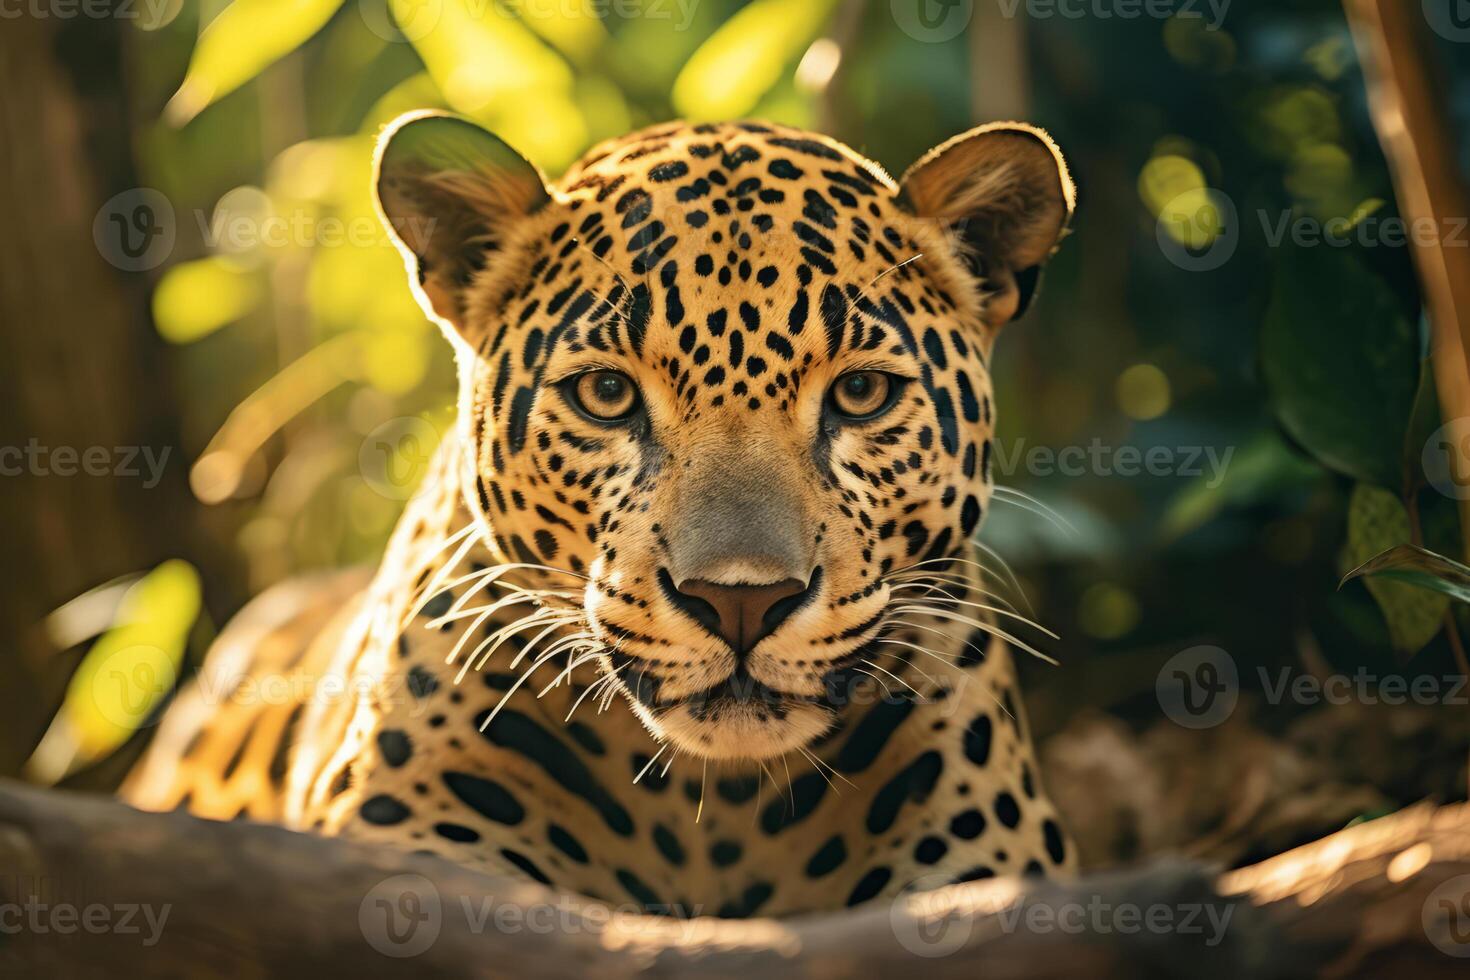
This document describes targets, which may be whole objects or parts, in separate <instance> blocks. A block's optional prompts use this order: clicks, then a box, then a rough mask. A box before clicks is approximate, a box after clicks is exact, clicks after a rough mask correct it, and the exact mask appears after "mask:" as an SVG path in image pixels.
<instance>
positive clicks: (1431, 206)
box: [1343, 0, 1470, 561]
mask: <svg viewBox="0 0 1470 980" xmlns="http://www.w3.org/2000/svg"><path fill="white" fill-rule="evenodd" d="M1343 7H1344V9H1345V11H1346V12H1347V18H1348V23H1349V25H1350V26H1351V27H1352V33H1353V39H1354V43H1355V46H1356V48H1357V50H1358V58H1359V60H1360V61H1361V62H1362V65H1363V78H1364V80H1365V82H1366V84H1367V89H1368V105H1369V109H1370V111H1371V113H1372V116H1373V127H1374V129H1376V130H1377V131H1378V140H1379V142H1380V143H1381V144H1382V145H1383V152H1384V155H1385V156H1386V157H1387V158H1388V164H1389V169H1390V170H1391V171H1392V172H1393V182H1394V190H1395V196H1396V197H1397V199H1398V203H1399V208H1400V210H1401V211H1402V213H1403V216H1404V218H1405V219H1407V220H1408V222H1409V227H1410V229H1411V230H1412V231H1413V233H1412V234H1411V235H1410V236H1409V239H1410V241H1411V243H1412V247H1413V254H1414V265H1415V268H1416V269H1417V270H1418V274H1419V284H1420V289H1421V291H1422V293H1423V296H1424V307H1425V309H1426V311H1427V312H1428V314H1429V322H1430V326H1431V338H1432V345H1431V354H1430V358H1431V364H1432V367H1433V370H1434V382H1435V387H1436V389H1437V391H1438V394H1439V402H1440V409H1441V412H1442V414H1443V416H1444V419H1445V421H1450V420H1452V419H1461V418H1470V248H1466V247H1465V241H1464V237H1463V235H1464V227H1465V224H1464V223H1465V220H1466V218H1467V217H1470V203H1467V201H1470V198H1467V194H1466V190H1465V184H1464V181H1463V180H1462V179H1461V176H1460V172H1459V165H1458V159H1459V156H1458V153H1457V151H1456V142H1455V140H1454V138H1453V136H1452V134H1451V132H1450V128H1449V126H1448V123H1447V119H1448V116H1447V114H1446V111H1445V107H1444V104H1443V100H1442V99H1441V98H1440V95H1439V92H1440V90H1441V88H1442V86H1441V85H1440V83H1439V82H1438V81H1437V80H1436V79H1435V78H1434V77H1433V73H1432V66H1433V65H1434V64H1435V58H1434V50H1433V45H1432V43H1431V37H1430V33H1429V23H1428V21H1426V19H1425V14H1424V9H1423V6H1422V5H1421V4H1418V3H1406V2H1404V0H1343ZM1421 228H1424V229H1431V230H1432V233H1431V234H1421V233H1420V231H1419V229H1421ZM1457 451H1460V452H1462V453H1463V452H1464V450H1457ZM1464 462H1470V460H1465V461H1464ZM1460 523H1461V526H1462V535H1463V550H1464V552H1465V554H1464V555H1463V556H1462V558H1463V559H1464V560H1466V561H1470V500H1461V501H1460Z"/></svg>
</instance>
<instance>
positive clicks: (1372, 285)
mask: <svg viewBox="0 0 1470 980" xmlns="http://www.w3.org/2000/svg"><path fill="white" fill-rule="evenodd" d="M1277 252H1278V258H1277V269H1276V275H1275V282H1274V284H1273V287H1272V296H1271V302H1270V305H1269V307H1268V308H1267V310H1266V316H1265V322H1264V324H1263V325H1262V331H1261V358H1262V371H1263V373H1264V375H1265V379H1266V384H1267V386H1268V387H1269V389H1270V392H1271V398H1272V402H1273V404H1274V407H1275V409H1276V415H1277V417H1278V419H1279V420H1280V422H1281V425H1282V426H1283V428H1285V430H1286V431H1287V432H1288V433H1290V435H1291V436H1292V438H1294V439H1296V440H1297V441H1298V442H1300V443H1301V444H1302V445H1303V446H1304V447H1306V449H1307V450H1308V451H1309V452H1311V453H1312V455H1313V456H1315V457H1316V458H1317V459H1318V460H1319V461H1320V462H1322V463H1323V464H1324V465H1326V466H1328V467H1330V468H1332V469H1334V470H1337V471H1338V472H1340V473H1345V474H1347V475H1348V476H1350V477H1353V478H1354V479H1357V480H1363V481H1366V482H1369V483H1376V484H1378V485H1379V486H1382V487H1391V488H1394V489H1398V488H1399V487H1400V486H1401V480H1402V457H1403V446H1404V439H1405V433H1406V432H1407V431H1408V429H1409V420H1410V416H1411V413H1412V410H1413V405H1414V400H1415V393H1416V390H1417V388H1418V381H1419V378H1418V367H1419V358H1418V349H1417V347H1418V345H1417V339H1416V335H1415V332H1414V329H1413V325H1412V324H1411V323H1410V322H1409V321H1408V319H1407V318H1405V317H1404V315H1403V313H1402V312H1401V310H1400V309H1399V306H1398V302H1397V300H1396V299H1395V297H1394V295H1393V293H1392V291H1391V290H1390V289H1389V288H1388V286H1387V285H1386V284H1385V283H1384V282H1383V281H1382V280H1381V279H1379V278H1378V277H1377V276H1376V275H1374V274H1372V273H1371V272H1369V271H1368V270H1367V269H1365V268H1363V267H1362V265H1361V263H1359V261H1358V260H1357V259H1356V258H1355V257H1354V256H1353V255H1352V253H1350V252H1348V251H1347V250H1346V249H1343V248H1329V247H1325V246H1320V247H1317V248H1289V247H1284V248H1281V249H1278V250H1277Z"/></svg>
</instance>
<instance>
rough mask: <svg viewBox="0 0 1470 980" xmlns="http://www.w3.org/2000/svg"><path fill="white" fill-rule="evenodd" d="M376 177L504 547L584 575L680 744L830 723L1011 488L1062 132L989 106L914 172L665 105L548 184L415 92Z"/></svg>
mask: <svg viewBox="0 0 1470 980" xmlns="http://www.w3.org/2000/svg"><path fill="white" fill-rule="evenodd" d="M377 180H378V183H377V186H378V194H379V201H380V206H381V210H382V212H383V214H384V216H385V218H386V220H387V222H388V225H389V227H391V228H392V229H393V232H394V234H395V236H396V238H397V240H398V243H399V245H400V247H401V249H402V251H403V252H404V254H405V257H406V260H407V262H408V266H409V269H410V272H411V275H412V277H413V283H414V286H415V289H416V291H417V294H418V296H419V298H420V301H421V303H422V304H423V305H424V308H425V309H426V310H427V311H428V312H429V313H430V314H431V315H432V316H433V317H434V318H435V319H437V320H438V321H439V322H440V323H441V325H442V326H443V327H444V328H445V332H446V334H447V335H448V336H449V338H450V340H451V341H452V342H453V344H454V346H455V349H456V351H457V355H458V363H459V367H460V377H461V425H462V426H463V433H464V439H463V444H464V446H465V447H466V452H467V454H468V455H467V457H466V459H465V466H466V469H467V472H469V473H471V474H472V476H471V478H470V479H469V480H467V481H466V483H467V485H468V487H469V488H470V489H469V491H468V492H467V497H468V498H469V500H468V503H469V504H470V506H471V507H472V508H473V509H474V511H475V512H476V513H477V514H478V516H479V518H480V519H481V520H483V522H484V524H485V528H486V533H487V536H488V537H490V538H491V539H492V540H493V541H494V542H495V543H496V545H497V547H498V549H499V550H500V552H501V553H502V554H503V555H504V560H505V561H506V562H512V563H524V564H525V565H527V566H541V567H543V568H544V569H556V570H558V571H557V572H550V571H547V572H545V574H546V575H548V576H549V577H551V578H555V577H556V576H557V575H558V574H563V577H562V578H561V579H560V581H559V584H560V585H561V586H562V590H563V594H564V596H566V597H567V598H568V600H569V605H570V606H571V607H572V608H574V609H575V610H576V611H577V614H576V622H575V624H574V627H573V628H575V629H579V630H581V631H582V633H583V634H584V635H585V637H586V639H587V642H588V646H589V648H591V650H592V653H591V659H595V661H596V663H597V664H598V665H599V666H600V669H601V670H602V671H603V677H604V678H605V679H606V681H607V683H608V684H609V685H612V686H615V687H617V688H619V689H621V691H622V692H623V693H624V694H625V695H626V696H627V699H628V701H629V703H630V704H631V705H632V706H633V708H634V710H635V711H636V712H638V714H639V715H640V716H641V717H642V719H643V720H644V722H645V723H646V725H647V726H648V727H649V728H650V730H652V731H653V732H654V734H655V735H657V736H659V737H660V738H664V739H668V740H671V741H672V742H673V743H674V744H675V745H676V746H677V747H678V748H679V749H680V750H682V751H686V752H688V753H691V754H694V755H697V756H703V757H706V758H717V759H730V758H741V759H763V758H767V757H771V756H776V755H779V754H782V753H784V752H786V751H790V750H792V749H794V748H796V747H799V746H803V745H805V744H807V743H809V742H810V741H812V740H813V739H815V738H817V737H819V736H820V735H821V734H823V733H824V732H825V731H826V730H827V729H828V728H829V727H830V726H831V725H832V723H833V721H834V719H835V717H836V716H837V714H838V713H839V712H840V711H841V710H842V708H843V703H842V702H843V697H842V693H841V691H842V689H841V687H840V685H835V684H834V679H837V678H842V677H844V676H846V672H848V671H851V670H853V669H855V668H860V667H861V665H862V664H865V663H868V662H869V661H870V658H871V657H872V656H873V653H874V650H875V646H874V644H875V643H878V642H880V636H881V634H882V633H883V631H884V629H885V627H886V626H887V625H888V622H889V618H890V614H891V610H893V609H894V608H895V605H896V603H897V602H898V601H899V600H898V599H897V596H898V595H899V593H900V590H901V586H900V583H901V582H902V581H903V580H904V576H905V575H906V574H911V573H912V572H913V570H914V569H917V568H922V567H925V563H930V564H931V565H932V564H934V563H938V562H942V561H944V560H947V559H951V558H953V557H955V556H961V555H963V554H965V552H966V549H967V546H968V542H969V541H970V540H971V538H972V536H973V535H974V534H975V532H976V529H977V528H978V526H979V524H980V521H981V519H982V516H983V515H984V514H985V513H986V509H987V506H988V503H989V499H990V492H991V485H992V483H991V477H992V474H991V438H992V434H993V431H994V414H995V413H994V406H993V404H992V394H991V380H990V374H989V368H988V365H989V359H990V353H991V349H992V345H993V342H994V340H995V336H996V332H997V330H998V329H999V328H1000V327H1001V325H1002V324H1004V323H1006V322H1008V321H1010V320H1012V319H1014V318H1015V317H1017V316H1019V315H1020V313H1021V312H1022V311H1023V310H1024V309H1025V307H1026V305H1027V303H1028V302H1029V300H1030V299H1031V297H1032V295H1033V293H1034V292H1035V289H1036V285H1037V279H1038V274H1039V272H1040V269H1041V266H1042V265H1043V263H1044V262H1045V261H1046V260H1047V258H1048V257H1049V256H1050V255H1051V253H1052V252H1053V251H1054V249H1055V248H1056V246H1057V244H1058V242H1059V240H1060V238H1061V237H1062V235H1063V233H1064V231H1065V229H1066V225H1067V222H1068V220H1069V218H1070V216H1071V213H1072V208H1073V203H1074V190H1073V185H1072V182H1071V180H1070V178H1069V176H1068V173H1067V170H1066V166H1065V164H1064V163H1063V161H1062V157H1061V155H1060V153H1059V152H1058V150H1057V148H1056V146H1055V145H1054V144H1053V143H1052V141H1051V140H1050V139H1049V138H1048V137H1047V136H1046V134H1044V133H1043V132H1041V131H1040V130H1037V129H1035V128H1032V127H1029V126H1024V125H1018V124H1002V125H992V126H984V127H981V128H979V129H976V130H973V131H971V132H969V133H966V134H963V135H961V136H958V137H956V138H955V139H953V140H950V141H949V142H947V143H945V144H943V145H941V146H939V147H937V148H936V149H934V150H933V151H931V152H930V153H928V154H927V155H925V156H924V157H923V158H921V159H920V160H919V161H918V162H917V163H916V164H915V165H914V166H913V167H911V168H910V169H909V171H908V172H907V173H906V174H905V175H904V176H903V178H902V180H901V181H899V182H897V183H895V182H894V181H892V180H891V179H890V178H889V177H888V176H887V175H886V174H885V173H884V172H883V171H882V170H881V169H880V168H879V167H878V166H877V165H875V164H873V163H871V162H870V161H868V160H865V159H863V158H862V157H861V156H859V155H857V154H856V153H854V152H852V151H851V150H849V149H848V148H846V147H845V146H843V145H841V144H839V143H837V142H835V141H832V140H830V139H827V138H825V137H821V136H816V135H812V134H810V133H805V132H801V131H798V130H792V129H787V128H784V127H780V126H774V125H767V124H756V123H740V124H724V125H685V124H671V125H666V126H660V127H655V128H653V129H649V130H645V131H643V132H640V133H637V134H634V135H632V136H629V137H625V138H622V139H619V140H615V141H612V142H610V143H608V144H604V145H603V146H600V147H598V148H595V149H594V150H593V151H592V152H591V153H589V154H588V155H587V156H586V157H585V158H584V159H583V160H582V161H580V162H579V163H578V164H576V165H575V166H574V167H573V168H572V169H571V171H570V172H569V173H567V174H566V175H565V176H564V177H563V178H562V179H561V181H559V182H558V183H556V184H554V185H548V184H547V182H546V181H545V180H544V179H543V178H542V176H541V174H540V173H539V172H538V171H537V170H536V168H535V167H533V166H532V165H531V164H530V163H528V162H527V161H526V160H525V159H524V158H522V157H521V156H520V155H519V154H517V153H516V152H515V151H514V150H512V149H511V148H510V147H509V146H508V145H507V144H506V143H504V142H503V141H501V140H500V139H498V138H497V137H495V136H493V135H492V134H490V133H488V132H485V131H484V130H482V129H480V128H478V127H476V126H475V125H473V124H471V123H469V122H466V121H463V120H459V119H454V118H450V117H444V116H425V115H416V116H413V117H409V118H407V119H405V120H403V121H400V122H399V123H398V124H396V125H395V126H394V127H393V128H392V130H390V132H389V133H388V134H387V136H386V138H385V139H384V141H383V143H382V145H381V149H380V154H379V167H378V178H377ZM568 582H571V583H574V587H569V586H568Z"/></svg>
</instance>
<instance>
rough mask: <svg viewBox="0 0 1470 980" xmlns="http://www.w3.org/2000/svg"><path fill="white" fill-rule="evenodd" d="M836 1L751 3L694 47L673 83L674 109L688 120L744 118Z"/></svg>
mask: <svg viewBox="0 0 1470 980" xmlns="http://www.w3.org/2000/svg"><path fill="white" fill-rule="evenodd" d="M835 5H836V0H803V2H801V3H791V2H789V0H754V2H753V3H750V4H747V5H746V6H744V7H742V8H741V9H740V11H739V12H738V13H737V14H735V16H733V17H731V18H730V19H729V20H727V21H726V22H725V23H724V24H723V25H722V26H721V27H720V29H719V30H717V31H715V32H714V33H713V34H711V35H710V36H709V38H708V39H707V40H706V41H705V42H704V43H703V44H702V45H700V46H699V49H698V50H696V51H695V52H694V54H693V56H692V57H690V59H689V61H688V62H687V63H686V64H685V65H684V68H683V70H682V71H680V72H679V77H678V78H677V79H675V80H674V108H676V109H677V110H678V111H679V114H680V115H682V116H686V117H688V118H690V119H730V118H735V117H739V116H743V115H745V114H746V113H748V112H750V110H751V109H752V108H753V107H754V106H755V105H756V103H758V102H759V101H760V99H761V96H763V95H765V94H766V92H768V91H770V89H771V88H772V86H774V85H775V84H776V82H777V81H778V80H779V79H780V78H781V73H782V72H783V71H785V70H786V69H787V68H788V67H790V66H794V65H795V63H796V61H797V59H798V58H799V57H800V56H801V53H802V52H803V51H805V50H806V49H807V46H808V45H810V44H811V42H812V41H813V40H814V39H815V38H816V37H817V35H818V34H819V33H820V32H821V30H822V28H823V26H824V25H826V23H827V18H828V16H829V15H830V14H831V13H832V8H833V7H834V6H835Z"/></svg>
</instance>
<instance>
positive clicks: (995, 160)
mask: <svg viewBox="0 0 1470 980" xmlns="http://www.w3.org/2000/svg"><path fill="white" fill-rule="evenodd" d="M901 194H902V200H903V201H904V203H905V204H906V205H907V206H908V207H909V209H910V210H911V211H912V212H913V213H914V214H916V215H918V216H919V217H923V218H932V219H936V220H937V221H939V222H940V223H941V224H942V225H943V226H944V227H945V228H946V230H947V231H948V232H949V234H948V235H947V238H948V239H949V241H950V242H951V244H952V245H953V246H954V247H955V248H956V250H957V251H958V252H959V258H960V259H961V260H962V261H963V262H964V263H965V265H966V266H967V267H968V268H969V270H970V272H971V274H972V275H973V276H974V277H975V280H976V281H975V286H976V288H977V289H980V290H982V291H983V293H984V295H985V312H984V318H985V322H986V323H987V324H989V325H990V327H991V328H999V327H1000V326H1001V325H1003V324H1005V323H1007V322H1009V321H1011V320H1014V319H1015V318H1016V317H1018V316H1020V315H1021V314H1022V313H1024V312H1025V311H1026V307H1027V305H1028V304H1029V303H1030V302H1031V299H1032V296H1033V295H1034V294H1035V292H1036V286H1037V283H1038V282H1039V280H1040V276H1041V267H1042V265H1043V264H1044V263H1045V262H1046V260H1047V259H1049V258H1051V255H1052V253H1053V252H1055V251H1056V248H1057V245H1058V244H1059V243H1060V242H1061V240H1062V238H1063V236H1065V234H1066V232H1067V225H1068V223H1069V222H1070V221H1071V220H1072V212H1073V211H1074V210H1075V209H1076V206H1077V187H1076V185H1075V184H1073V183H1072V177H1071V174H1069V173H1068V172H1067V163H1066V161H1065V160H1064V159H1063V158H1062V151H1061V150H1060V149H1058V148H1057V145H1056V143H1054V142H1053V141H1052V138H1051V137H1050V136H1048V135H1047V134H1046V132H1045V131H1043V130H1041V129H1038V128H1037V127H1035V126H1030V125H1027V124H1025V123H991V124H990V125H987V126H980V127H978V128H976V129H972V130H970V131H969V132H968V133H962V134H960V135H959V136H956V137H955V138H954V139H951V140H949V141H948V142H946V143H942V144H940V145H939V146H937V147H935V148H934V149H932V150H930V151H929V152H928V153H926V154H924V156H923V157H921V158H920V159H919V161H918V162H917V163H915V164H914V165H913V166H912V167H910V168H909V169H908V171H907V172H906V173H905V174H904V175H903V180H902V182H901Z"/></svg>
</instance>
